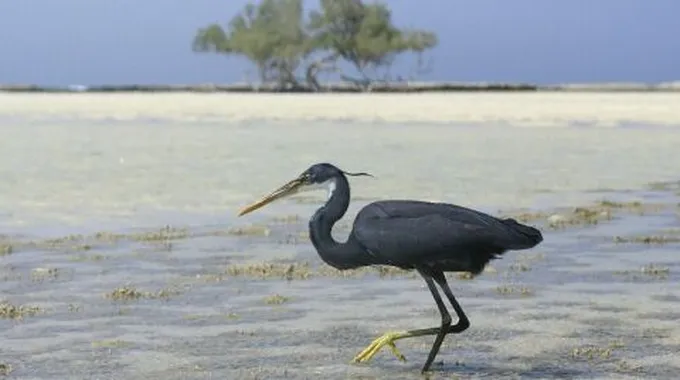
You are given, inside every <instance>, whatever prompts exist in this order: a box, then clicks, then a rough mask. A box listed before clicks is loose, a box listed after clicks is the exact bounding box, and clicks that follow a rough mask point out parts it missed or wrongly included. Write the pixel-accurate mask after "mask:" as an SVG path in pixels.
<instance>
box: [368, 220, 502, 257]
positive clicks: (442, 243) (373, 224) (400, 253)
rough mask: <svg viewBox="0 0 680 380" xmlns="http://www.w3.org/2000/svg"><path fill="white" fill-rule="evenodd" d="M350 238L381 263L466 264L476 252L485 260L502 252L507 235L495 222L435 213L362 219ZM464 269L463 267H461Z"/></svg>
mask: <svg viewBox="0 0 680 380" xmlns="http://www.w3.org/2000/svg"><path fill="white" fill-rule="evenodd" d="M354 237H355V238H356V239H357V241H358V242H359V243H360V244H361V245H362V246H364V248H366V249H367V250H368V251H369V252H370V253H371V254H372V255H374V256H376V258H378V259H379V260H380V261H382V262H383V263H384V264H390V265H398V266H409V265H417V264H424V263H426V262H434V261H441V260H446V261H460V265H461V266H464V267H467V266H469V265H472V264H473V263H471V262H470V260H473V261H474V260H475V259H474V257H472V256H471V255H475V254H479V255H481V256H485V257H484V261H488V259H489V257H486V256H493V255H494V254H495V253H502V252H503V251H504V250H505V248H503V246H504V244H503V243H504V240H505V239H507V238H508V234H507V233H506V232H505V231H503V230H502V229H498V228H497V227H496V225H479V224H471V223H465V222H460V221H456V220H453V219H449V218H446V217H444V216H442V215H439V214H430V215H424V216H418V217H387V218H371V217H369V218H362V219H359V220H357V221H356V223H355V225H354ZM480 259H482V257H480ZM461 270H466V269H461Z"/></svg>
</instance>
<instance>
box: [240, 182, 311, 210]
mask: <svg viewBox="0 0 680 380" xmlns="http://www.w3.org/2000/svg"><path fill="white" fill-rule="evenodd" d="M304 183H305V181H304V178H302V177H299V178H296V179H294V180H292V181H290V182H288V183H286V184H285V185H283V186H281V187H279V188H278V189H276V190H274V191H273V192H271V193H270V194H269V195H266V196H265V197H263V198H262V199H260V200H259V201H257V202H255V203H252V204H250V205H248V206H246V207H244V208H243V209H241V211H240V212H239V213H238V216H243V215H245V214H248V213H250V212H253V211H255V210H257V209H259V208H261V207H263V206H265V205H267V204H269V203H272V202H274V201H275V200H277V199H280V198H283V197H286V196H288V195H291V194H295V193H296V192H297V191H298V189H299V188H300V187H301V186H302V185H303V184H304Z"/></svg>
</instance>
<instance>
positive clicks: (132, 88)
mask: <svg viewBox="0 0 680 380" xmlns="http://www.w3.org/2000/svg"><path fill="white" fill-rule="evenodd" d="M539 91H540V92H680V81H675V82H666V83H659V84H646V83H584V84H557V85H536V84H524V83H464V82H412V83H408V82H395V83H376V84H374V85H372V86H371V89H370V90H369V91H362V90H361V89H359V88H357V87H356V86H354V85H352V84H348V83H327V84H324V85H322V86H321V90H320V91H313V90H312V89H311V88H309V87H305V86H303V87H300V88H295V89H281V88H277V86H274V85H260V86H258V85H252V84H247V83H236V84H195V85H181V84H180V85H171V84H168V85H134V84H133V85H92V86H82V85H72V86H63V87H47V86H38V85H22V84H6V85H3V84H0V92H6V93H120V92H123V93H129V92H141V93H167V92H196V93H312V94H319V93H321V94H323V93H371V92H372V93H423V92H428V93H432V92H539Z"/></svg>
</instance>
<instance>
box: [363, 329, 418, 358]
mask: <svg viewBox="0 0 680 380" xmlns="http://www.w3.org/2000/svg"><path fill="white" fill-rule="evenodd" d="M405 335H406V334H404V333H403V332H388V333H385V334H384V335H382V336H381V337H379V338H378V339H376V340H374V341H373V342H372V343H371V344H369V345H368V347H366V348H365V349H364V350H363V351H361V352H360V353H359V354H358V355H357V356H355V357H354V359H352V363H363V362H367V361H369V360H371V358H372V357H373V356H374V355H375V354H377V353H378V351H380V349H381V348H383V346H385V345H387V346H389V347H390V349H392V353H394V356H396V357H397V359H399V360H401V361H402V362H405V361H406V357H404V355H402V354H401V352H399V350H398V349H397V346H396V345H395V344H394V341H395V340H397V339H401V338H404V337H405Z"/></svg>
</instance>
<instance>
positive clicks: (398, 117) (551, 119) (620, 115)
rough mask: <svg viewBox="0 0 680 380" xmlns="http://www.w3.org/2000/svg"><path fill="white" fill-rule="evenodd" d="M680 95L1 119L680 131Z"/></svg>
mask: <svg viewBox="0 0 680 380" xmlns="http://www.w3.org/2000/svg"><path fill="white" fill-rule="evenodd" d="M678 104H680V93H621V94H608V93H521V94H520V93H497V94H492V93H459V94H413V95H393V94H363V95H361V94H359V95H341V94H340V95H320V96H311V95H301V94H286V95H273V94H257V95H256V94H186V93H179V94H167V93H165V94H129V93H128V94H0V118H7V119H10V120H11V119H21V120H27V121H34V122H35V121H50V122H57V121H60V120H63V121H64V122H75V121H78V122H92V121H98V122H115V121H127V122H130V121H138V122H153V123H158V122H174V123H201V122H214V123H233V122H258V121H265V120H266V121H267V122H276V121H278V122H309V123H313V122H316V123H318V122H323V121H346V122H371V123H416V122H417V123H456V124H467V125H469V124H493V125H499V124H500V125H504V124H505V125H514V126H540V127H552V126H560V127H564V126H574V125H576V126H579V125H580V126H595V127H597V126H605V127H606V126H617V125H631V124H632V125H641V124H652V125H674V126H677V125H680V107H678V106H677V105H678Z"/></svg>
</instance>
